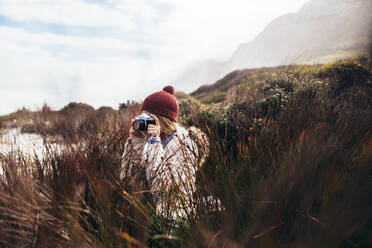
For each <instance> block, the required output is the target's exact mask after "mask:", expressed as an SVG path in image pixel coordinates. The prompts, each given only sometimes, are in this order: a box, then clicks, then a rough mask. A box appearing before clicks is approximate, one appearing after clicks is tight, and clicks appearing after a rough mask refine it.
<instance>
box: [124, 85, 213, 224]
mask: <svg viewBox="0 0 372 248" xmlns="http://www.w3.org/2000/svg"><path fill="white" fill-rule="evenodd" d="M141 111H142V113H146V114H148V115H149V116H150V117H151V118H153V119H154V120H155V124H150V125H148V129H147V131H146V132H142V131H135V129H134V128H133V127H131V129H130V137H129V138H128V140H127V142H126V144H125V150H124V154H123V163H122V167H121V178H122V180H124V182H126V183H129V184H130V185H136V186H137V187H138V191H140V190H142V191H143V190H146V189H147V190H149V191H150V192H151V196H152V200H153V203H154V205H155V207H156V211H157V213H158V214H161V215H162V216H163V217H165V218H168V219H176V218H180V217H182V218H184V217H187V215H188V214H189V213H191V212H192V209H193V202H192V194H193V192H195V189H196V188H195V173H196V171H197V169H198V168H199V167H200V166H201V165H202V164H203V163H204V160H205V158H206V156H207V155H208V147H209V144H208V140H207V138H206V135H205V134H204V133H202V132H201V131H200V130H199V129H197V128H195V127H191V128H189V129H188V130H186V129H185V128H184V127H182V126H181V125H179V124H178V123H177V118H178V112H179V107H178V102H177V99H176V97H175V96H174V88H173V87H172V86H166V87H164V88H163V90H162V91H158V92H155V93H153V94H151V95H149V96H148V97H147V98H146V99H145V100H144V102H143V103H142V107H141Z"/></svg>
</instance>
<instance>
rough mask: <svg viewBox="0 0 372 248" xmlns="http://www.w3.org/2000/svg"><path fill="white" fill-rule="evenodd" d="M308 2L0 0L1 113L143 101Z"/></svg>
mask: <svg viewBox="0 0 372 248" xmlns="http://www.w3.org/2000/svg"><path fill="white" fill-rule="evenodd" d="M308 1H309V0H280V1H278V0H226V1H225V0H0V75H1V76H0V85H1V87H0V99H1V105H0V115H3V114H7V113H10V112H13V111H16V110H17V109H20V108H22V107H26V108H29V109H31V110H36V109H40V108H41V107H42V105H43V104H44V103H46V104H48V105H50V106H51V107H52V108H54V109H59V108H61V107H63V106H65V105H67V104H68V103H69V102H72V101H74V102H84V103H88V104H90V105H92V106H93V107H95V108H98V107H100V106H111V107H114V108H117V107H118V105H119V103H122V102H126V101H127V100H138V101H141V100H143V99H144V98H145V97H146V96H147V95H148V94H150V93H152V92H154V91H157V90H161V88H162V86H164V85H167V84H172V80H174V79H175V78H177V76H179V75H180V74H181V73H182V71H183V69H185V68H186V66H188V65H190V64H192V63H194V62H195V61H200V60H203V59H212V60H216V61H226V60H228V59H229V57H230V56H231V55H232V54H233V52H234V51H235V49H237V47H238V46H239V44H241V43H245V42H248V41H250V40H252V39H254V38H255V37H256V36H257V35H258V34H259V32H261V31H262V30H263V29H264V27H265V26H266V25H267V24H269V23H270V22H271V21H272V20H273V19H275V18H276V17H279V16H282V15H284V14H287V13H292V12H296V11H298V10H299V9H300V8H301V7H302V6H303V5H304V4H305V3H306V2H308ZM176 90H182V88H178V89H176Z"/></svg>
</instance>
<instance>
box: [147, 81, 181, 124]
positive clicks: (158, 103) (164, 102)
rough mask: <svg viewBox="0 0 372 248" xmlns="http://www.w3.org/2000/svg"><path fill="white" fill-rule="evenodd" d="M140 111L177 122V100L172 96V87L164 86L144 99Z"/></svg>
mask: <svg viewBox="0 0 372 248" xmlns="http://www.w3.org/2000/svg"><path fill="white" fill-rule="evenodd" d="M141 111H148V112H150V113H154V114H159V115H162V116H165V117H167V118H169V119H171V120H172V121H175V122H177V119H178V111H179V107H178V102H177V98H176V97H175V96H174V87H173V86H170V85H168V86H165V87H164V88H163V90H162V91H157V92H155V93H152V94H151V95H149V96H148V97H146V99H145V100H144V101H143V103H142V107H141Z"/></svg>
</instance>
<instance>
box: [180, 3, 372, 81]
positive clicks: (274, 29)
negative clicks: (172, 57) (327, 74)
mask: <svg viewBox="0 0 372 248" xmlns="http://www.w3.org/2000/svg"><path fill="white" fill-rule="evenodd" d="M370 13H372V1H371V0H328V1H325V0H311V1H310V2H308V3H307V4H305V5H304V6H303V8H302V9H301V10H300V11H298V12H297V13H292V14H287V15H284V16H282V17H279V18H277V19H275V20H273V21H272V22H271V23H270V24H269V25H268V26H267V27H266V28H265V29H264V31H263V32H261V33H260V34H259V35H258V36H257V37H256V38H255V39H254V40H253V41H251V42H248V43H244V44H242V45H240V46H239V47H238V49H237V50H236V51H235V53H234V54H233V55H232V57H231V58H230V59H229V60H228V61H226V62H225V63H217V62H216V63H215V64H216V66H214V64H213V63H212V62H211V61H209V62H208V64H207V66H205V65H203V64H202V63H201V64H199V65H201V66H199V67H197V69H196V70H195V67H191V68H189V69H187V70H186V72H185V73H184V74H183V75H182V76H181V77H180V78H178V80H176V84H178V85H181V84H183V85H184V84H186V85H190V84H192V85H195V84H199V85H201V84H202V83H204V84H205V83H212V82H214V81H216V80H217V79H218V78H221V77H222V76H223V75H226V74H227V73H229V72H231V71H233V70H236V69H242V68H254V67H262V66H277V65H281V64H292V63H309V62H325V61H331V60H334V59H336V58H342V57H350V56H353V55H356V54H360V53H362V52H364V51H367V49H368V46H369V43H370V27H371V25H372V15H371V14H370ZM201 72H202V73H201ZM201 74H202V75H203V77H200V75H201Z"/></svg>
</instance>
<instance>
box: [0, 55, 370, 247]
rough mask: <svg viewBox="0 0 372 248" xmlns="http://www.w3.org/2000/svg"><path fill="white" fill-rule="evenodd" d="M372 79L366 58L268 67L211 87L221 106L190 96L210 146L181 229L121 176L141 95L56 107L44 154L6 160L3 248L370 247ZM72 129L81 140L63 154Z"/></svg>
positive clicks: (189, 116)
mask: <svg viewBox="0 0 372 248" xmlns="http://www.w3.org/2000/svg"><path fill="white" fill-rule="evenodd" d="M371 73H372V70H371V64H370V61H369V60H368V59H366V58H360V59H357V60H348V61H340V62H337V63H333V64H328V65H324V66H293V67H287V68H284V67H280V68H277V69H276V70H274V69H271V70H260V71H257V73H254V74H250V75H244V77H239V78H240V80H238V81H234V83H232V84H231V85H230V87H229V89H228V90H223V91H221V92H224V93H218V92H219V90H216V88H215V89H213V92H214V93H216V92H217V93H216V95H217V96H218V94H221V95H223V96H224V98H223V99H222V98H219V99H218V101H205V102H204V103H201V102H200V101H199V100H198V98H199V99H202V97H205V96H207V95H208V87H207V88H206V87H204V88H203V92H202V93H203V94H193V96H187V95H185V94H184V93H182V94H181V95H182V100H181V101H180V114H181V116H180V122H182V123H183V124H184V125H187V126H188V125H196V126H198V127H200V128H201V129H203V131H204V132H206V133H207V134H208V136H209V139H210V144H211V146H210V155H209V158H208V159H207V161H206V163H205V165H204V166H203V167H202V168H201V169H200V170H199V171H198V175H197V185H198V190H197V192H196V193H195V194H194V198H193V203H194V205H195V209H194V211H193V212H192V213H191V212H190V213H189V214H188V216H187V218H185V219H180V220H178V221H177V222H176V223H175V222H174V221H170V220H167V219H165V218H163V216H161V215H160V214H157V213H156V212H155V211H154V206H153V205H152V204H151V195H148V193H147V192H146V191H143V190H139V189H138V188H137V187H133V186H130V185H129V184H128V183H127V182H126V181H125V180H124V181H122V182H121V181H120V180H119V171H118V170H119V166H120V164H121V154H122V152H123V149H124V148H123V146H124V143H125V140H126V138H127V135H128V134H127V130H128V125H129V123H130V120H131V118H132V117H133V116H134V115H135V114H136V113H137V111H138V110H139V104H138V103H133V104H130V103H128V105H127V104H125V106H124V105H123V107H122V108H121V109H120V110H118V111H116V110H113V109H107V108H104V109H101V110H94V109H93V110H92V109H90V108H89V107H87V106H85V105H76V104H74V105H68V106H67V107H65V108H64V110H63V111H62V110H61V111H59V113H54V112H53V111H52V112H51V110H48V109H47V108H45V110H43V111H42V114H41V115H40V116H39V117H38V118H39V119H38V120H36V121H34V123H37V125H35V127H36V128H35V130H37V132H38V133H40V134H41V135H42V136H43V137H44V138H45V140H46V144H45V145H46V146H47V147H49V149H48V152H47V154H45V156H44V157H42V158H36V159H35V160H33V159H27V158H26V157H25V156H23V155H22V153H20V152H19V151H14V152H13V153H10V154H1V155H0V164H1V166H2V167H3V174H2V175H1V179H0V209H1V211H0V233H1V234H2V235H1V236H0V247H22V246H24V247H371V246H372V238H371V235H370V234H371V232H372V211H371V210H372V209H371V206H372V199H371V197H370V196H371V195H372V180H371V179H372V178H371V177H372V166H371V165H372V130H371V123H372V76H371V75H372V74H371ZM236 76H237V75H235V76H234V77H236ZM209 87H210V88H209V89H211V87H212V88H213V85H212V86H209ZM211 95H212V94H211ZM212 99H213V97H212ZM216 102H218V103H216ZM77 107H78V109H79V111H74V109H75V108H77ZM64 112H66V113H67V112H68V114H65V115H64ZM47 113H49V114H47ZM50 113H53V114H50ZM82 113H86V116H84V118H82V117H81V116H82V115H81V114H82ZM43 116H49V117H45V118H46V119H48V121H49V125H45V120H46V119H44V120H43ZM78 117H79V118H80V119H78ZM54 119H55V121H53V120H54ZM43 123H44V124H43ZM61 123H63V125H62V124H61ZM51 130H52V131H51ZM70 130H73V133H70ZM63 134H66V136H65V137H64V138H65V140H66V142H68V143H69V144H73V145H70V146H63V149H55V148H53V146H52V145H51V143H50V141H48V140H49V139H48V137H50V136H54V135H63ZM138 187H140V186H138ZM76 189H79V190H78V191H76ZM80 189H81V190H80ZM170 207H172V206H170Z"/></svg>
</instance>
